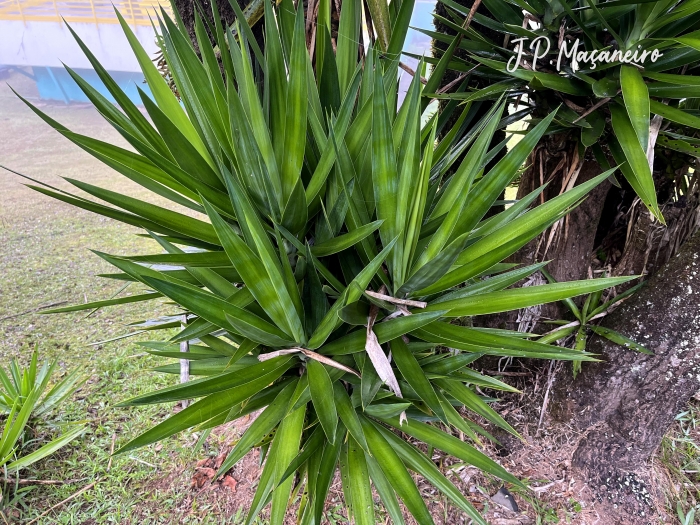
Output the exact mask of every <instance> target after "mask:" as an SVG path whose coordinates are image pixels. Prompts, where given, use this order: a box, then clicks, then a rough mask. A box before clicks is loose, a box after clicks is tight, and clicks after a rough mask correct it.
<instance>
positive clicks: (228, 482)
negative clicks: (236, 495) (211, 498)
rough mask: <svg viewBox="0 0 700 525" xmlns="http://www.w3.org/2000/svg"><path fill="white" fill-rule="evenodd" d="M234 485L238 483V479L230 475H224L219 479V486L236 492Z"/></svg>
mask: <svg viewBox="0 0 700 525" xmlns="http://www.w3.org/2000/svg"><path fill="white" fill-rule="evenodd" d="M236 485H238V481H236V480H235V479H234V478H232V477H231V476H224V479H223V480H222V481H221V486H222V487H226V488H227V489H230V490H231V492H236Z"/></svg>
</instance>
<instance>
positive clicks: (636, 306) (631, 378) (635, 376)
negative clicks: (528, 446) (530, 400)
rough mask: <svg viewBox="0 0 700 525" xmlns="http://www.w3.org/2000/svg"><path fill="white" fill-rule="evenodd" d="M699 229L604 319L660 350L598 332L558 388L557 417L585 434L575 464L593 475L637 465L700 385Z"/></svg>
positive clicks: (621, 330) (628, 468)
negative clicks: (576, 370)
mask: <svg viewBox="0 0 700 525" xmlns="http://www.w3.org/2000/svg"><path fill="white" fill-rule="evenodd" d="M699 254H700V234H695V235H694V236H693V237H692V238H691V240H689V241H688V242H687V243H686V244H685V245H684V246H683V247H682V248H681V250H680V252H679V253H678V254H677V255H676V256H675V257H673V258H672V259H671V260H670V261H669V262H668V263H667V264H666V265H665V266H664V267H663V268H662V270H661V271H659V272H658V273H657V274H656V275H655V276H654V277H652V278H651V279H650V280H649V282H648V284H647V286H646V287H645V288H643V289H642V290H641V291H640V292H639V293H637V294H636V295H634V296H633V297H632V299H630V300H629V301H628V302H626V303H625V304H624V305H623V306H621V307H620V308H619V309H618V310H616V311H615V312H613V313H612V314H611V315H610V316H609V317H608V318H607V319H606V320H605V323H604V325H607V326H610V327H614V328H615V330H617V331H619V332H622V333H626V334H628V335H630V336H631V337H633V338H634V339H637V340H639V341H640V342H642V343H643V344H644V345H645V346H646V347H647V348H649V349H650V350H652V351H653V352H654V355H644V354H640V353H638V352H635V351H633V350H630V349H626V348H624V347H621V346H619V345H616V344H614V343H611V342H610V341H608V340H607V339H602V338H598V337H596V338H594V339H592V340H591V344H590V346H589V350H590V351H591V352H595V353H597V354H600V355H601V358H602V361H601V362H599V363H594V364H587V365H586V366H584V368H583V372H582V373H581V375H579V377H578V378H577V379H576V380H573V379H571V377H570V375H568V376H563V377H562V378H561V379H560V381H559V384H558V385H557V386H556V389H555V392H556V395H555V400H557V410H556V411H555V412H554V415H555V416H557V417H559V418H562V419H567V420H569V421H570V422H571V424H573V425H574V427H575V428H577V429H578V430H580V431H581V432H582V433H584V437H583V439H582V440H581V441H580V443H579V445H578V448H577V450H576V453H575V454H574V458H573V459H574V461H573V464H574V466H576V467H578V468H579V469H582V470H584V471H585V472H587V473H588V474H590V475H592V476H593V477H594V478H595V477H596V476H600V475H603V474H605V473H606V472H608V471H609V470H610V469H619V470H627V471H634V470H636V469H637V468H638V467H639V466H640V465H642V464H644V463H645V462H646V461H647V460H648V459H649V457H650V456H651V454H652V453H653V452H654V450H655V449H656V448H657V447H658V445H659V444H660V442H661V438H662V437H663V435H664V434H665V432H666V430H667V429H668V428H669V426H670V425H671V423H672V421H673V419H674V417H675V415H676V414H678V413H679V412H681V411H682V410H683V408H684V407H685V405H686V404H687V403H688V401H689V400H690V398H691V397H692V396H693V395H694V394H695V393H696V392H697V391H698V390H699V389H700V255H699Z"/></svg>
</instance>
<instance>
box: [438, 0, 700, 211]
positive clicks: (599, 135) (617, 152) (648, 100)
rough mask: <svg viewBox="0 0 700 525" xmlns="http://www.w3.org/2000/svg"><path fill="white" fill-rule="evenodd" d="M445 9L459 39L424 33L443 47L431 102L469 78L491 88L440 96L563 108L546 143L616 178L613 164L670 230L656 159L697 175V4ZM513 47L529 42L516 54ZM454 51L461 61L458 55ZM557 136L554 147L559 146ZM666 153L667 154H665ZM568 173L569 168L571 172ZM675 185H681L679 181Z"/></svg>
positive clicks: (541, 110)
mask: <svg viewBox="0 0 700 525" xmlns="http://www.w3.org/2000/svg"><path fill="white" fill-rule="evenodd" d="M440 2H441V3H442V4H443V5H444V6H445V8H446V12H447V17H442V16H437V17H436V19H437V20H439V21H440V22H441V23H442V24H443V25H444V26H446V27H448V28H450V29H451V30H452V31H454V32H455V33H456V36H454V35H447V34H440V33H436V32H434V31H426V33H427V34H429V35H430V36H431V38H434V39H436V40H437V41H439V42H441V43H443V44H445V45H448V47H447V49H446V51H445V53H444V54H443V56H442V57H439V59H430V60H431V61H432V62H434V63H436V64H437V65H436V70H437V71H439V74H438V75H435V76H434V77H433V82H432V83H431V85H430V86H429V88H428V89H427V90H428V91H429V92H435V91H437V88H438V87H439V86H440V78H439V77H440V76H441V75H442V74H443V73H444V72H445V71H446V70H447V69H453V70H456V71H460V72H469V74H470V75H472V77H471V78H472V79H476V78H478V79H481V82H482V83H483V82H486V83H488V84H489V85H488V86H487V87H484V88H482V89H471V90H467V91H465V92H461V93H448V94H442V95H436V96H437V97H439V98H445V99H451V100H453V101H466V100H485V99H492V98H498V97H499V96H502V95H503V94H504V93H505V94H507V96H508V97H509V98H510V99H511V100H513V101H518V102H523V101H527V104H526V105H525V109H524V110H523V111H522V112H523V113H524V114H532V115H533V116H534V117H535V118H541V117H543V116H544V115H545V114H546V113H547V112H548V111H551V108H552V107H553V105H552V104H554V105H559V104H563V105H562V107H561V109H560V110H559V112H558V113H557V116H556V118H555V126H553V127H552V129H551V130H550V132H552V133H559V134H561V136H564V134H567V135H568V137H570V138H571V139H572V140H573V141H574V142H575V143H577V144H576V148H577V149H578V155H577V157H578V158H580V159H583V158H584V156H585V151H586V149H588V151H589V152H592V154H589V157H590V158H591V160H592V162H597V163H598V164H599V166H600V170H601V171H602V170H604V169H607V168H608V167H609V160H608V159H609V158H610V157H612V158H614V162H615V163H617V164H620V165H621V167H620V171H621V172H622V174H623V176H624V177H625V179H626V180H627V181H628V182H629V184H630V186H631V187H632V189H633V190H634V191H635V192H636V193H637V195H638V196H639V198H640V199H641V200H642V202H643V203H644V204H645V205H646V206H647V208H648V209H649V210H650V211H651V212H652V213H653V214H654V215H655V216H656V217H657V218H658V219H659V220H660V221H661V222H664V218H663V216H662V214H661V210H660V208H659V204H658V203H657V193H656V190H655V185H654V178H653V171H654V160H653V159H654V153H655V152H656V155H657V156H659V155H660V154H661V155H662V156H663V157H674V159H673V161H672V162H669V163H668V164H671V163H673V164H674V168H677V167H678V166H676V165H675V164H676V159H675V157H676V156H679V157H682V158H683V159H684V160H683V161H681V162H680V164H681V165H685V166H688V165H690V166H695V164H696V162H695V158H696V157H698V154H699V152H700V148H699V147H698V144H699V143H700V141H699V140H698V137H699V133H700V115H699V114H698V111H697V109H698V105H697V100H696V99H697V98H700V69H698V68H699V66H700V31H698V27H700V25H699V24H700V5H699V4H698V3H697V2H695V1H694V0H684V1H676V0H660V1H649V0H644V1H639V0H637V1H633V0H609V1H607V2H601V1H598V0H553V1H545V0H518V1H511V0H484V1H483V3H482V5H483V9H486V10H487V11H488V12H489V13H490V14H491V16H490V17H489V16H485V15H482V14H480V13H476V14H474V16H473V17H470V16H469V7H465V6H464V5H461V4H460V3H458V2H455V1H454V0H440ZM467 20H470V24H467ZM465 27H466V29H465ZM487 33H488V36H487ZM494 35H497V36H494ZM538 37H546V38H547V39H548V41H549V52H548V53H547V54H546V55H545V56H540V55H542V54H543V53H544V51H545V48H546V47H547V44H546V43H545V41H544V40H543V41H540V43H539V44H540V45H539V50H538V59H537V61H536V64H535V68H534V70H533V67H532V64H533V59H534V57H533V53H534V52H535V46H536V45H537V44H535V45H533V46H532V47H531V44H533V43H534V40H535V39H536V38H538ZM518 39H525V40H524V42H519V43H518V42H516V41H517V40H518ZM577 40H578V46H577V45H576V41H577ZM519 46H522V49H523V55H522V60H521V62H520V66H519V67H517V68H515V67H514V65H515V56H517V54H518V53H517V50H518V49H519ZM563 46H566V47H565V48H564V47H563ZM573 48H575V53H574V54H575V56H576V58H577V60H578V64H577V68H575V67H574V66H573V63H574V62H576V60H573V59H572V57H571V50H572V49H573ZM457 49H461V50H462V52H464V53H466V56H462V57H458V56H456V55H455V52H456V50H457ZM561 49H563V50H564V52H566V53H567V54H568V55H561V58H562V61H561V63H560V64H559V65H560V70H557V63H558V60H559V58H560V50H561ZM654 49H657V50H659V52H660V53H661V54H662V56H661V57H660V58H658V60H656V61H652V59H651V55H650V53H651V52H652V51H653V50H654ZM615 51H620V52H621V53H622V55H621V56H622V57H623V58H624V57H627V58H628V59H632V58H635V59H637V60H636V63H630V62H625V63H623V62H622V60H620V56H618V55H613V53H614V52H615ZM627 52H629V55H626V53H627ZM582 53H585V60H588V58H589V57H590V56H594V57H598V56H600V55H601V54H602V53H606V55H604V56H606V57H607V58H610V59H611V60H608V61H607V62H602V63H597V64H596V65H595V66H592V65H591V63H590V62H586V61H585V60H584V55H583V54H582ZM592 53H595V54H594V55H591V54H592ZM614 56H615V57H616V58H613V57H614ZM642 57H645V60H644V61H642V60H641V58H642ZM509 61H511V62H510V68H509V67H508V65H509ZM662 121H663V125H662ZM561 136H560V139H559V140H560V142H563V140H562V139H561ZM669 150H670V151H671V152H672V155H669V154H668V153H666V152H668V151H669ZM547 156H548V152H547V151H544V152H543V157H542V158H543V159H546V158H547ZM569 159H571V156H570V157H569ZM679 160H680V159H679ZM540 162H542V164H543V165H544V166H543V167H544V171H545V173H547V172H550V170H553V169H554V165H556V161H555V162H554V164H553V165H552V166H547V165H546V164H545V162H544V161H543V160H540ZM533 164H535V160H533ZM571 164H572V161H571V160H569V164H568V165H567V166H569V165H571ZM538 169H540V173H541V170H542V169H543V168H542V167H540V166H533V170H534V171H533V172H534V173H537V170H538ZM555 171H556V170H555ZM565 171H566V170H565ZM669 171H671V170H669ZM670 175H671V176H672V177H674V174H673V173H671V174H670ZM683 175H686V173H685V172H684V173H683ZM674 178H678V177H674ZM678 179H679V180H677V181H676V186H677V188H678V190H677V191H678V193H679V195H681V194H685V195H688V194H689V192H688V188H687V185H686V184H687V181H686V179H685V177H679V178H678ZM690 194H692V190H691V191H690ZM661 204H664V203H661Z"/></svg>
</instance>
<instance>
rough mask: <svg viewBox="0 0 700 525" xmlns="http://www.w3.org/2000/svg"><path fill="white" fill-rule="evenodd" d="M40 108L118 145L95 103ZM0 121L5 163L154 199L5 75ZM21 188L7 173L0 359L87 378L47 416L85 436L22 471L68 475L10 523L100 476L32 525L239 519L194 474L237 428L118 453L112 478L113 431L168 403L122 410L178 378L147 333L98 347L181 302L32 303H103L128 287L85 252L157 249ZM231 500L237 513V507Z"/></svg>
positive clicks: (123, 431)
mask: <svg viewBox="0 0 700 525" xmlns="http://www.w3.org/2000/svg"><path fill="white" fill-rule="evenodd" d="M23 80H24V79H23V78H22V77H14V76H13V77H12V78H11V79H10V81H9V82H10V84H11V85H13V87H19V88H20V91H21V92H23V93H25V92H26V91H27V90H31V86H30V85H29V86H28V85H26V84H23ZM22 88H25V90H22ZM29 94H30V95H31V91H30V92H29ZM42 109H43V110H44V111H46V112H47V113H48V114H49V115H51V116H52V117H53V118H55V119H56V120H58V121H59V122H61V123H63V124H65V125H67V127H69V128H70V129H72V130H73V131H76V132H78V133H84V134H89V135H91V136H95V137H97V138H99V139H102V140H109V141H112V142H114V143H121V142H122V141H121V140H120V137H119V136H118V135H117V133H116V132H115V131H114V130H112V129H111V128H110V127H109V126H108V124H106V123H105V121H104V120H103V119H102V118H101V117H100V116H99V115H98V114H97V112H96V111H95V110H94V109H92V108H91V107H77V106H71V107H66V106H59V105H56V106H48V107H44V108H42ZM0 123H2V127H1V128H0V139H1V140H0V164H3V165H5V166H8V167H11V168H14V169H16V170H17V171H21V172H22V173H24V174H26V175H29V176H31V177H33V178H35V179H37V180H40V181H42V182H45V183H48V184H52V185H56V186H59V187H61V188H65V189H68V188H69V187H70V185H69V184H68V183H66V182H65V181H63V180H61V178H60V177H74V178H76V179H80V180H83V181H87V182H90V183H91V184H94V185H97V186H102V187H105V188H107V189H113V190H119V191H125V190H126V191H128V192H129V193H130V194H131V195H133V196H141V197H142V198H148V197H147V195H148V194H147V193H146V191H145V190H141V189H140V188H139V187H138V186H136V185H134V184H131V183H130V182H129V181H127V180H126V179H124V178H123V177H121V176H119V175H117V174H116V173H114V172H111V170H110V169H109V168H107V167H105V166H104V165H102V164H101V163H99V162H98V161H96V160H95V159H93V158H92V157H91V156H89V155H88V154H86V153H84V152H82V151H81V150H80V149H78V148H77V147H75V146H73V145H72V144H70V143H69V142H68V141H67V140H66V139H64V138H63V137H62V136H60V135H59V134H58V133H57V132H55V131H53V130H52V129H51V128H50V127H49V126H47V125H45V124H44V123H43V122H42V121H40V119H39V118H38V117H36V116H35V115H34V114H33V113H32V112H31V111H30V110H29V109H28V108H27V107H26V106H25V105H24V104H23V103H22V102H21V101H19V100H18V99H17V98H15V97H14V95H13V94H12V93H11V91H10V90H9V89H7V87H6V86H5V85H4V83H3V85H2V87H0ZM22 183H23V181H22V179H20V178H19V177H17V176H15V175H12V174H10V173H8V172H6V171H4V170H2V171H0V184H1V187H2V191H0V246H2V247H1V248H0V362H2V363H6V362H7V360H8V359H9V358H11V357H19V358H20V360H21V361H22V362H25V363H26V362H27V360H28V359H29V357H30V356H31V353H32V351H33V349H34V348H37V349H38V351H39V357H40V359H43V360H49V359H50V360H53V359H58V360H59V374H60V373H62V372H65V371H68V370H72V369H75V368H78V369H80V370H81V371H82V373H83V374H84V375H85V377H86V378H87V382H86V383H85V385H84V386H83V387H82V388H81V390H80V391H79V392H78V393H77V394H76V395H75V396H74V397H73V399H72V400H71V401H70V402H68V403H67V404H66V405H65V406H64V407H62V408H61V410H60V413H58V414H56V413H54V414H53V415H54V416H55V419H56V421H57V422H59V423H60V422H67V421H81V420H84V421H86V422H87V423H88V427H89V431H88V433H86V434H85V435H84V436H83V437H82V438H79V439H78V440H76V441H74V442H73V443H71V444H70V445H69V446H67V447H66V448H64V449H63V450H61V451H60V452H59V453H58V454H56V455H54V456H53V457H51V458H48V459H46V460H44V461H43V462H40V463H39V464H38V465H35V466H34V467H32V468H29V469H26V470H25V471H23V472H22V474H21V477H22V478H30V479H40V480H64V481H65V483H64V484H62V485H40V486H36V487H34V488H32V490H30V491H29V492H27V493H26V494H24V496H23V497H22V498H21V499H20V501H19V502H18V504H17V505H16V507H15V509H13V510H12V511H11V512H9V515H10V519H14V520H16V521H17V522H19V523H28V522H30V521H31V520H32V519H34V518H36V517H38V516H39V515H41V514H42V513H43V512H44V511H46V510H47V509H49V508H50V507H51V506H52V505H54V504H57V503H59V502H60V501H62V500H63V499H65V498H67V497H69V496H71V495H72V494H73V493H75V492H76V491H78V490H80V489H81V488H82V487H84V486H86V485H88V484H90V483H92V482H97V484H96V485H95V487H94V488H92V489H91V490H88V491H86V492H85V493H84V494H82V495H80V496H79V497H76V498H75V499H73V500H71V501H69V502H67V503H65V504H63V505H62V506H60V508H57V509H56V510H55V511H52V512H50V513H49V514H47V515H46V516H44V517H43V518H40V519H39V520H38V521H37V523H38V524H55V523H66V524H68V523H120V524H121V523H124V524H126V523H174V522H177V523H229V522H233V521H232V520H233V518H231V520H229V519H228V518H226V519H224V518H222V517H221V514H222V513H225V514H230V511H231V509H230V508H226V509H224V508H219V509H217V508H216V507H217V503H216V502H217V501H220V500H221V498H206V501H204V502H202V501H199V500H198V498H196V497H194V496H193V494H195V493H193V491H192V490H191V489H190V480H189V479H188V478H189V477H191V475H192V471H193V467H194V463H195V462H196V460H197V459H201V458H202V457H205V456H206V454H207V452H208V451H209V450H211V453H212V454H215V453H218V450H219V448H220V447H221V446H223V445H225V444H226V442H227V441H231V440H232V439H235V437H236V435H237V431H236V429H235V428H231V429H228V430H229V431H228V433H226V432H224V433H219V434H217V435H215V436H214V435H212V436H211V437H210V438H209V439H208V440H207V442H206V444H204V446H203V449H201V450H195V444H196V442H197V438H198V436H197V435H192V434H188V433H185V434H182V435H180V436H178V437H175V438H173V439H170V440H167V441H166V442H164V443H163V444H162V445H153V446H150V447H147V448H144V449H140V450H137V451H135V452H131V453H128V454H127V455H124V456H116V457H115V458H114V459H113V461H112V464H111V469H110V471H109V473H107V467H108V464H109V456H110V449H111V447H112V441H113V439H114V440H115V445H116V448H118V447H119V446H120V445H123V444H125V443H126V442H127V441H128V440H129V439H130V438H133V437H134V436H136V435H137V434H138V433H140V432H143V431H144V430H146V429H148V428H149V427H151V426H153V425H154V424H155V423H157V422H159V421H161V420H162V419H163V418H164V417H165V416H167V415H168V412H169V410H170V408H168V407H166V406H152V407H140V408H118V407H116V406H115V405H116V404H117V403H118V402H119V401H123V400H125V399H127V398H129V397H132V396H134V395H137V394H141V393H144V392H147V391H150V390H153V389H154V388H156V387H162V386H166V385H168V384H171V383H173V382H174V381H176V380H177V378H176V377H175V376H165V375H163V374H155V373H153V372H151V371H149V368H151V367H153V366H156V365H159V364H164V361H163V360H162V359H159V358H155V357H152V356H148V355H146V354H144V353H143V349H142V348H141V347H139V346H138V345H136V344H135V343H136V341H138V340H139V338H140V339H146V337H144V336H136V337H133V338H128V339H123V340H119V341H115V342H112V343H106V344H99V345H91V344H90V343H95V342H99V341H102V340H107V339H111V338H114V337H117V336H119V335H122V334H125V333H127V332H128V329H127V328H126V327H125V325H126V324H127V323H131V322H137V321H141V320H144V319H148V318H151V317H153V316H154V315H166V314H172V313H176V310H175V309H174V308H173V307H172V306H168V305H164V304H159V305H157V306H156V310H155V311H154V305H155V304H156V303H155V302H148V303H138V304H136V305H125V306H115V307H110V308H105V309H102V310H100V311H98V312H96V313H95V314H94V315H91V316H89V317H87V313H86V312H77V313H69V314H56V315H42V314H40V313H39V312H38V311H37V309H39V308H41V307H43V306H46V305H49V304H54V303H63V302H66V304H74V303H82V302H85V301H94V300H99V299H104V298H108V297H110V296H111V295H112V294H114V293H115V292H117V291H118V290H119V289H120V288H121V286H122V283H121V282H120V281H111V280H109V279H103V278H99V277H97V276H96V275H97V274H99V273H106V272H112V271H114V269H113V268H111V267H110V266H109V265H108V264H107V263H106V262H104V261H102V259H100V258H99V257H97V256H96V255H94V254H92V253H91V252H90V251H89V249H95V250H99V251H103V252H107V253H111V254H122V255H124V254H137V253H146V252H147V251H153V250H154V247H153V245H154V244H155V243H153V241H149V240H147V239H143V238H140V237H137V236H136V235H135V233H136V229H135V228H132V227H130V226H127V225H123V224H120V223H117V222H115V221H112V220H108V219H105V218H102V217H99V216H97V215H94V214H91V213H89V212H86V211H82V210H79V209H77V208H74V207H71V206H69V205H67V204H63V203H60V202H58V201H55V200H53V199H50V198H48V197H46V196H44V195H41V194H39V193H37V192H35V191H33V190H31V189H29V188H26V187H25V186H23V184H22ZM139 288H140V285H136V284H132V285H131V286H129V288H128V289H127V290H126V291H125V292H123V294H132V293H137V292H138V291H139ZM146 335H148V334H146ZM167 335H168V334H164V333H162V332H160V333H153V334H152V335H151V337H153V338H154V339H165V338H166V336H167ZM171 408H172V407H171ZM229 499H230V498H229ZM224 503H225V504H226V505H228V507H230V505H231V504H232V503H235V501H234V502H231V501H224V502H223V503H222V505H223V504H224ZM234 510H235V509H234ZM224 511H225V512H224ZM233 514H234V515H235V512H234V513H233Z"/></svg>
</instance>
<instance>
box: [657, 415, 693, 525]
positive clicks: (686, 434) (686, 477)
mask: <svg viewBox="0 0 700 525" xmlns="http://www.w3.org/2000/svg"><path fill="white" fill-rule="evenodd" d="M656 462H657V464H658V465H659V466H661V467H662V470H663V471H664V473H665V475H666V476H667V478H668V482H667V483H662V484H661V486H662V491H663V494H664V497H665V499H666V505H667V507H668V508H669V509H670V510H669V512H670V513H671V514H672V515H674V516H676V517H677V518H678V519H679V521H678V522H679V523H681V521H680V520H681V513H682V514H683V515H686V514H688V513H689V512H691V511H692V510H693V509H695V511H696V512H697V513H698V516H697V518H695V520H694V521H693V520H692V519H689V520H688V521H687V522H686V523H682V525H693V524H700V403H698V401H693V402H691V403H690V405H689V406H688V409H687V410H686V411H684V412H682V413H680V414H679V415H678V416H676V423H675V425H674V426H673V428H672V429H671V430H670V431H669V432H668V433H667V434H666V436H664V438H663V440H662V442H661V447H659V451H658V453H657V455H656Z"/></svg>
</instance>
